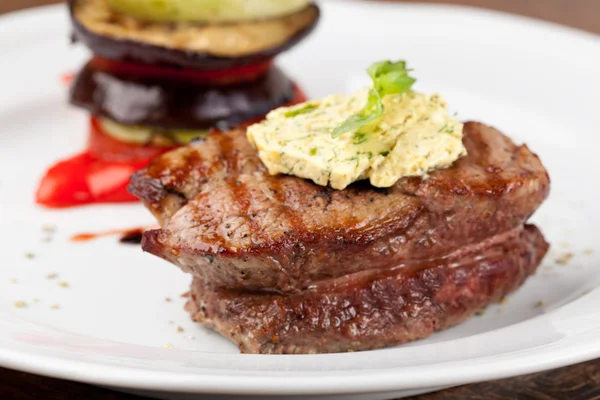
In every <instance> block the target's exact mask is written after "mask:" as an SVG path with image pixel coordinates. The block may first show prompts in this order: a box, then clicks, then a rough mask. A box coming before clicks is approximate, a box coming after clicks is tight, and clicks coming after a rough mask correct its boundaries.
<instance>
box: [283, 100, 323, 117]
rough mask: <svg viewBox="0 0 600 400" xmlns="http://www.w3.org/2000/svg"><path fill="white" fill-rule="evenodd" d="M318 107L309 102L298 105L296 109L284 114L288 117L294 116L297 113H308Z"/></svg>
mask: <svg viewBox="0 0 600 400" xmlns="http://www.w3.org/2000/svg"><path fill="white" fill-rule="evenodd" d="M316 108H317V106H316V105H315V104H310V103H309V104H305V105H304V106H302V107H298V108H296V109H294V110H290V111H288V112H286V113H285V114H283V116H284V117H286V118H292V117H295V116H296V115H300V114H306V113H308V112H311V111H313V110H314V109H316Z"/></svg>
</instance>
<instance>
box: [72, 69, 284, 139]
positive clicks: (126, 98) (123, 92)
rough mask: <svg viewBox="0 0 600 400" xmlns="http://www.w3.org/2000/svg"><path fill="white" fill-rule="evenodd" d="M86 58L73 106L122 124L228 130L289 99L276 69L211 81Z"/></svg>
mask: <svg viewBox="0 0 600 400" xmlns="http://www.w3.org/2000/svg"><path fill="white" fill-rule="evenodd" d="M97 61H98V60H96V59H94V60H92V61H90V62H89V63H88V64H87V65H86V66H85V67H84V68H83V70H82V71H81V72H80V73H79V75H78V76H77V78H76V80H75V82H74V84H73V87H72V89H71V98H70V101H71V103H72V104H73V105H76V106H79V107H82V108H84V109H86V110H88V111H89V112H90V113H91V114H93V115H95V116H98V117H101V118H106V119H110V120H112V121H115V122H118V123H119V124H123V125H132V126H143V127H151V128H156V129H161V130H165V131H173V130H192V131H198V130H209V129H211V128H216V129H219V130H228V129H230V128H232V127H235V126H237V125H239V124H241V123H243V122H246V121H249V120H253V119H255V118H259V117H262V116H264V115H265V114H267V113H268V112H269V111H271V110H272V109H274V108H277V107H280V106H282V105H284V104H286V103H289V102H290V101H292V100H293V99H294V96H295V87H294V84H293V83H292V82H291V80H290V79H288V78H287V77H286V76H285V75H284V74H283V73H282V72H281V71H280V70H279V69H278V68H276V67H273V66H272V67H269V68H268V69H267V71H266V73H265V74H263V75H261V76H259V77H257V78H256V79H253V80H251V81H247V82H238V83H232V84H227V85H222V84H219V85H211V84H208V83H197V82H192V81H188V80H177V79H169V78H165V77H151V76H139V75H135V74H123V73H115V72H111V71H107V70H106V69H105V68H102V67H99V65H101V63H98V62H97Z"/></svg>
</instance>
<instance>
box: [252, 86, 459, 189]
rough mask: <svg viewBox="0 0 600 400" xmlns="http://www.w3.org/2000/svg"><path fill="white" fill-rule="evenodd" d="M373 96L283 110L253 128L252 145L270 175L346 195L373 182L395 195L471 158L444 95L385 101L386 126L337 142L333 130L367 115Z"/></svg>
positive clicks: (370, 127)
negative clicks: (410, 180)
mask: <svg viewBox="0 0 600 400" xmlns="http://www.w3.org/2000/svg"><path fill="white" fill-rule="evenodd" d="M366 101H367V92H366V91H361V92H358V93H356V94H355V95H353V96H340V95H335V96H328V97H326V98H324V99H322V100H319V101H310V102H307V103H303V104H300V105H297V106H294V107H284V108H279V109H277V110H274V111H272V112H270V113H269V114H268V115H267V118H266V119H265V120H264V121H263V122H261V123H258V124H255V125H252V126H250V127H249V128H248V139H249V140H250V142H251V143H253V144H254V146H255V147H256V149H257V151H258V155H259V157H260V159H261V160H262V162H263V163H264V164H265V166H266V167H267V169H268V171H269V173H270V174H272V175H276V174H289V175H295V176H297V177H300V178H304V179H310V180H312V181H313V182H315V183H316V184H318V185H321V186H327V185H329V186H331V187H332V188H334V189H339V190H341V189H344V188H346V187H347V186H348V185H350V184H351V183H352V182H356V181H358V180H363V179H369V181H370V183H371V184H372V185H373V186H376V187H381V188H384V187H390V186H392V185H394V184H395V183H396V182H397V181H398V180H399V179H400V178H402V177H406V176H424V175H426V174H427V173H428V172H429V171H431V170H434V169H437V168H445V167H448V166H450V165H451V164H452V163H453V162H454V161H456V160H457V159H458V158H460V157H462V156H464V155H466V149H465V147H464V146H463V143H462V136H463V124H461V123H460V122H459V121H458V120H456V119H454V118H452V117H450V116H449V115H448V109H447V104H446V102H445V101H444V99H442V98H441V97H440V96H439V95H432V96H427V95H424V94H421V93H417V92H406V93H403V94H398V95H389V96H386V97H385V98H384V99H383V103H384V107H385V110H384V113H383V115H382V117H381V118H379V119H378V120H376V121H373V122H372V123H371V124H369V125H367V126H363V127H361V128H359V129H358V130H355V131H350V132H347V133H345V134H343V135H342V136H340V137H338V138H335V139H334V138H332V137H331V132H332V131H333V129H334V128H335V127H336V126H337V125H339V124H340V123H342V122H343V121H345V120H346V119H347V118H348V117H350V116H351V115H354V114H356V113H357V112H359V111H360V110H361V108H362V107H363V106H364V104H365V103H366Z"/></svg>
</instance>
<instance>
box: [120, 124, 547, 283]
mask: <svg viewBox="0 0 600 400" xmlns="http://www.w3.org/2000/svg"><path fill="white" fill-rule="evenodd" d="M464 143H465V146H466V148H467V151H468V156H466V157H464V158H462V159H460V160H459V161H457V162H456V163H455V164H454V165H453V166H452V167H451V168H448V169H445V170H437V171H435V172H433V173H431V174H430V176H429V177H428V178H425V179H421V178H406V179H402V180H400V181H399V182H398V183H397V184H396V185H395V186H393V187H391V188H389V189H386V190H380V189H375V188H373V187H370V186H368V185H367V184H363V183H358V184H354V185H352V186H350V187H349V188H347V189H346V190H343V191H335V190H331V189H328V188H324V187H320V186H317V185H315V184H313V183H311V182H309V181H307V180H303V179H298V178H295V177H289V176H270V175H269V174H268V173H267V171H266V169H265V167H264V166H263V165H262V163H261V162H260V160H259V159H258V157H257V155H256V151H255V150H254V149H253V148H252V146H251V145H250V143H249V142H248V141H247V139H246V135H245V132H244V131H242V130H239V131H234V132H231V133H228V134H213V135H211V136H209V137H208V138H207V139H206V141H204V142H201V143H196V144H194V145H192V146H188V147H184V148H180V149H178V150H175V151H173V152H171V153H168V154H166V155H164V156H162V157H160V158H158V159H157V160H155V161H154V162H153V163H152V164H151V165H150V166H149V167H148V168H147V169H145V170H142V171H140V172H138V173H137V174H136V175H135V176H134V177H133V180H132V184H131V187H130V190H131V192H132V193H134V194H135V195H137V196H138V197H140V198H141V199H142V200H143V201H144V203H145V204H146V206H147V207H148V208H149V209H150V210H151V211H152V212H153V213H154V215H155V216H156V217H157V218H158V220H159V221H160V223H161V229H158V230H154V231H150V232H147V233H145V235H144V240H143V248H144V250H145V251H148V252H150V253H152V254H155V255H157V256H159V257H162V258H164V259H165V260H168V261H170V262H172V263H173V264H176V265H178V266H180V267H181V268H182V269H183V270H184V271H187V272H191V273H192V274H193V275H194V276H196V277H198V278H199V279H198V281H202V282H206V283H207V284H210V285H212V286H215V287H227V288H229V289H246V290H259V289H261V290H264V289H268V290H275V291H278V292H281V293H298V292H300V291H302V290H304V289H305V288H307V287H308V286H310V285H313V284H315V283H317V282H319V281H322V280H328V279H331V278H335V277H339V276H342V275H345V274H349V273H354V272H359V271H367V270H372V269H380V268H389V267H390V266H392V265H400V264H405V265H412V264H415V265H421V264H422V263H423V262H426V260H428V259H435V258H436V257H441V256H444V255H447V254H449V253H452V252H453V251H455V250H456V249H458V248H461V247H464V246H469V245H472V244H476V243H480V242H482V241H483V240H485V239H486V238H489V237H492V236H495V235H499V234H501V233H503V232H507V231H510V230H512V229H515V228H518V227H520V226H522V225H523V224H524V223H525V221H526V220H527V219H528V218H529V217H530V216H531V214H532V213H533V212H534V211H535V210H536V209H537V207H538V206H539V205H540V204H541V203H542V201H543V200H544V199H545V198H546V196H547V195H548V190H549V177H548V175H547V172H546V171H545V169H544V167H543V166H542V164H541V162H540V161H539V159H538V157H537V156H536V155H535V154H533V153H532V152H531V151H529V149H528V148H527V147H526V146H516V145H515V144H514V143H513V142H512V141H511V140H510V139H508V138H507V137H506V136H504V135H503V134H501V133H500V132H499V131H497V130H495V129H494V128H491V127H488V126H486V125H483V124H480V123H476V122H469V123H467V124H466V125H465V138H464ZM499 262H500V261H499ZM502 263H503V265H504V264H506V263H507V261H502ZM532 268H533V267H532ZM513 286H514V285H513ZM511 287H512V286H511Z"/></svg>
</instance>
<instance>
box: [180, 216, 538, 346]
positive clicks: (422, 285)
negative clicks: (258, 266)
mask: <svg viewBox="0 0 600 400" xmlns="http://www.w3.org/2000/svg"><path fill="white" fill-rule="evenodd" d="M547 249H548V245H547V243H546V242H545V241H544V238H543V237H542V235H541V233H540V232H539V230H538V229H537V228H535V227H533V226H526V227H525V228H517V229H516V230H513V231H511V232H507V233H505V234H501V235H499V236H498V237H495V238H490V239H488V240H487V241H486V242H484V243H482V244H480V245H478V246H468V247H466V248H463V249H461V250H460V251H458V252H455V254H454V255H453V256H450V257H446V258H443V259H431V260H428V261H425V262H422V263H415V264H413V265H411V266H410V267H408V266H404V265H398V266H396V267H394V268H385V269H381V270H371V271H364V272H357V273H353V274H350V275H346V276H343V277H339V278H335V279H331V280H328V281H323V282H320V283H318V284H316V285H313V286H311V287H310V288H308V289H306V290H304V291H302V292H301V293H298V294H292V295H285V294H276V293H264V292H243V291H239V290H231V289H227V288H221V289H214V288H210V287H207V285H206V284H205V282H204V281H203V280H202V278H194V282H193V284H192V290H191V299H190V300H189V301H188V304H187V306H186V308H187V310H188V311H189V312H190V313H191V314H192V317H193V319H194V320H195V321H198V322H202V323H203V324H205V325H206V326H208V327H210V328H213V329H214V330H216V331H217V332H219V333H221V334H222V335H224V336H225V337H228V338H229V339H231V340H232V341H233V342H234V343H236V344H238V346H239V347H240V350H241V351H242V352H244V353H278V354H281V353H284V354H292V353H323V352H344V351H349V350H369V349H377V348H381V347H386V346H391V345H396V344H400V343H404V342H407V341H410V340H415V339H420V338H424V337H427V336H429V335H430V334H432V333H433V332H435V331H438V330H441V329H445V328H447V327H449V326H452V325H454V324H457V323H459V322H461V321H463V320H465V319H466V318H468V317H469V316H471V315H472V314H473V313H475V312H476V311H477V310H480V309H482V308H484V307H485V306H486V305H488V304H490V303H491V302H494V301H497V300H499V299H501V298H502V297H503V296H505V295H507V294H508V293H510V292H511V291H513V290H514V289H516V288H518V287H519V286H520V285H521V284H522V283H523V281H524V280H525V278H527V277H528V276H529V275H531V274H532V273H533V272H534V271H535V269H536V267H537V265H538V264H539V263H540V261H541V259H542V257H543V256H544V254H545V253H546V251H547Z"/></svg>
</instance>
